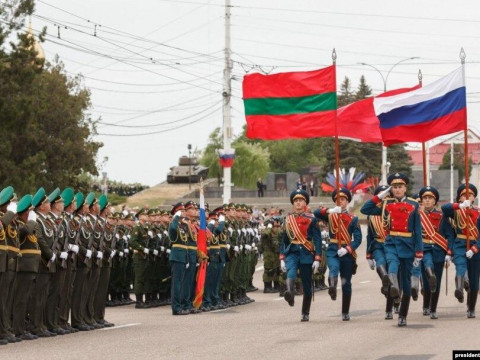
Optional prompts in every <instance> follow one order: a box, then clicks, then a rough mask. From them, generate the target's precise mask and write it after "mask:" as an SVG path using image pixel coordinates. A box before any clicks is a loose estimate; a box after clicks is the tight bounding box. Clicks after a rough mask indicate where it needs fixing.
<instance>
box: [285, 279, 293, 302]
mask: <svg viewBox="0 0 480 360" xmlns="http://www.w3.org/2000/svg"><path fill="white" fill-rule="evenodd" d="M284 297H285V301H286V302H288V305H290V306H293V305H294V304H295V279H287V290H286V291H285V295H284Z"/></svg>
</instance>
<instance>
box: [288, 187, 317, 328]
mask: <svg viewBox="0 0 480 360" xmlns="http://www.w3.org/2000/svg"><path fill="white" fill-rule="evenodd" d="M290 202H291V203H292V205H293V212H292V213H291V214H290V215H288V216H287V217H286V218H285V227H284V231H283V238H282V241H281V242H280V246H279V253H280V255H279V257H280V263H281V265H280V266H281V269H282V271H283V272H286V273H287V290H286V291H285V296H284V297H285V300H286V301H287V302H288V304H289V305H290V306H293V305H294V297H295V279H296V277H297V270H300V278H301V280H302V284H303V304H302V318H301V321H308V320H309V314H310V305H311V303H312V271H315V272H317V271H318V268H319V267H320V261H321V254H322V239H321V235H320V230H319V228H318V220H317V219H316V218H315V217H314V216H312V215H311V214H307V213H305V210H306V207H307V205H308V203H309V202H310V196H309V195H308V193H307V192H306V191H305V190H295V191H293V192H292V193H291V194H290Z"/></svg>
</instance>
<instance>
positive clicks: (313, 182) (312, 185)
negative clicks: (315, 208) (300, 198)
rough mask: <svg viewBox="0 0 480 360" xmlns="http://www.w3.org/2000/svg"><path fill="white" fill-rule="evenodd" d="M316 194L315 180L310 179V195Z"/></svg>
mask: <svg viewBox="0 0 480 360" xmlns="http://www.w3.org/2000/svg"><path fill="white" fill-rule="evenodd" d="M314 195H315V181H313V179H312V180H310V196H314Z"/></svg>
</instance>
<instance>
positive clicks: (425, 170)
mask: <svg viewBox="0 0 480 360" xmlns="http://www.w3.org/2000/svg"><path fill="white" fill-rule="evenodd" d="M422 159H423V186H427V152H426V151H425V141H424V142H422Z"/></svg>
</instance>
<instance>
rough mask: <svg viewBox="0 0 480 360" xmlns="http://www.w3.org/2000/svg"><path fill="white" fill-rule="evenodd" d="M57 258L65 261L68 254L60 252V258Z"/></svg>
mask: <svg viewBox="0 0 480 360" xmlns="http://www.w3.org/2000/svg"><path fill="white" fill-rule="evenodd" d="M59 257H60V259H63V260H67V258H68V253H67V252H65V251H62V252H61V253H60V256H59Z"/></svg>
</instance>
